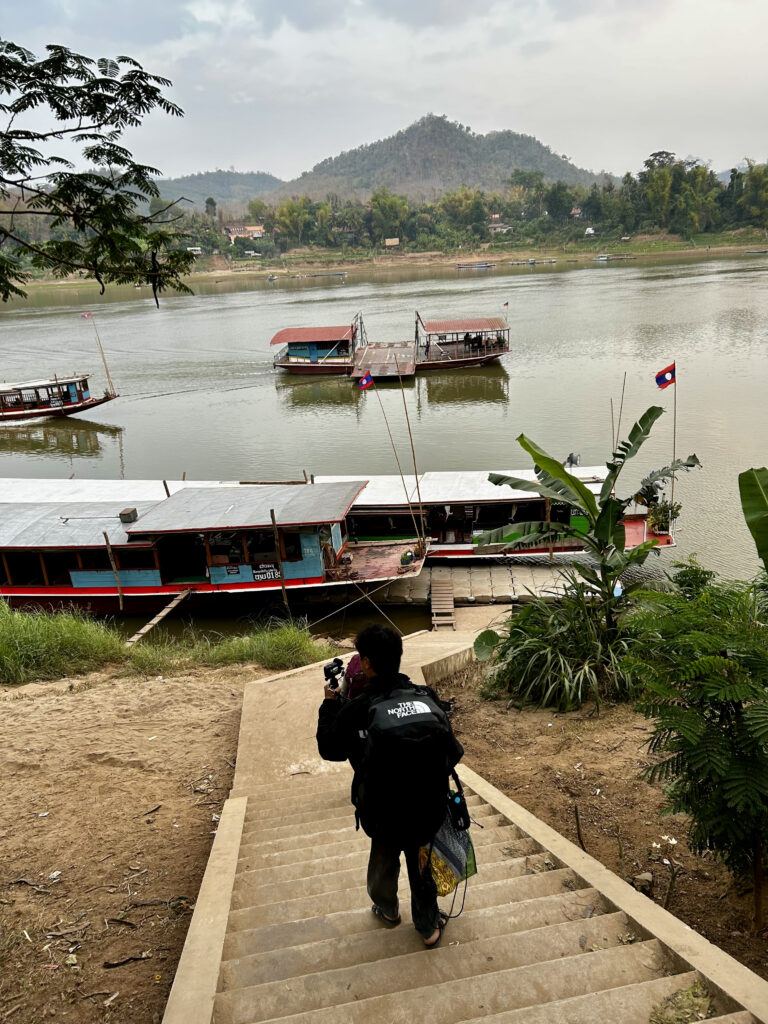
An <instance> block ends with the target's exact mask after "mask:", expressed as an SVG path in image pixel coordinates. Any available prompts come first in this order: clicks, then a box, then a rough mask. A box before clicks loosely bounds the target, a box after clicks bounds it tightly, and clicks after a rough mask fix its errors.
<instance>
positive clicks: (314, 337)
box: [270, 324, 355, 345]
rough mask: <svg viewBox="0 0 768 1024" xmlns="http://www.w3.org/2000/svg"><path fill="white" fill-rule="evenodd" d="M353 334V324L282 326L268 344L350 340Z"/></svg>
mask: <svg viewBox="0 0 768 1024" xmlns="http://www.w3.org/2000/svg"><path fill="white" fill-rule="evenodd" d="M354 336H355V325H354V324H342V326H341V327H284V328H283V329H282V331H278V332H277V334H276V335H275V336H274V338H273V339H272V341H270V345H295V344H298V343H300V342H301V343H304V344H307V343H310V342H316V341H351V340H352V338H354Z"/></svg>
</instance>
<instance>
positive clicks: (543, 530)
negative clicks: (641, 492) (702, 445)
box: [479, 406, 768, 633]
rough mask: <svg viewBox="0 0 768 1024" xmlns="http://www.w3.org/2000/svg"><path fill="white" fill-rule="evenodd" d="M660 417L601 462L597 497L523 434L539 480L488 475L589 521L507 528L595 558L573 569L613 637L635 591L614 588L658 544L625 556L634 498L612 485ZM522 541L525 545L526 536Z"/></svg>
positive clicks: (674, 467)
mask: <svg viewBox="0 0 768 1024" xmlns="http://www.w3.org/2000/svg"><path fill="white" fill-rule="evenodd" d="M663 412H664V410H663V409H662V408H661V407H660V406H651V408H650V409H647V410H646V411H645V412H644V413H643V415H642V416H641V417H640V419H639V420H638V421H637V423H635V424H634V426H633V427H632V429H631V430H630V432H629V435H628V438H627V440H626V441H620V442H619V443H618V444H617V446H616V451H615V452H613V455H612V458H611V461H610V462H608V463H606V469H607V470H608V472H607V474H606V477H605V481H604V483H603V485H602V487H601V489H600V493H599V494H598V495H597V496H595V495H594V494H593V493H592V491H591V489H590V488H589V487H588V486H587V485H586V484H585V483H584V481H583V480H579V478H578V477H576V476H574V475H573V474H571V473H569V472H568V471H567V470H566V469H565V468H564V466H563V464H562V463H561V462H559V461H558V460H557V459H555V458H553V457H552V456H551V455H548V454H547V452H545V451H544V450H543V449H542V448H540V447H539V446H538V445H537V444H535V443H534V442H533V441H531V439H530V438H528V437H526V436H525V434H520V436H519V437H518V438H517V441H518V443H519V444H520V446H521V447H522V448H523V449H525V451H527V452H528V454H529V455H530V456H531V458H532V459H533V461H534V463H535V469H536V476H537V477H538V480H536V481H532V480H522V479H520V478H519V477H515V476H505V475H503V474H501V473H491V474H490V475H489V477H488V479H489V480H490V482H491V483H493V484H497V485H499V486H501V485H508V486H509V487H514V488H515V490H520V491H532V492H533V493H535V494H538V495H540V496H541V497H542V498H550V499H552V500H554V501H561V502H566V503H567V504H569V505H571V506H572V507H573V508H576V509H578V510H579V512H580V513H581V514H582V515H583V516H585V517H586V519H587V522H588V526H587V530H586V532H582V531H581V530H576V529H575V528H574V527H571V526H570V525H569V524H567V523H556V524H551V523H548V522H541V521H539V522H537V523H515V524H514V526H513V527H510V528H514V529H515V530H520V529H521V527H524V528H525V529H529V528H530V529H536V530H537V531H538V534H539V536H540V537H541V538H543V539H544V540H548V539H550V538H555V537H557V536H562V535H563V534H564V535H565V536H570V537H576V538H578V539H579V540H580V541H581V542H582V543H583V544H584V545H586V547H587V549H588V550H589V551H590V552H591V553H592V555H594V557H595V560H596V565H595V566H591V565H578V566H577V567H576V568H577V571H578V573H579V575H580V576H581V577H582V578H583V579H584V581H585V582H586V583H587V585H588V587H589V588H590V590H591V591H592V592H593V594H594V596H595V597H597V598H599V599H600V601H601V607H602V612H603V614H604V617H605V625H606V628H607V629H608V631H609V632H610V633H615V632H616V610H617V606H618V605H620V604H621V603H623V602H624V601H625V600H626V598H627V596H628V595H629V594H630V593H631V592H632V590H634V589H635V588H636V587H637V586H639V584H633V585H631V586H628V587H626V588H624V589H622V588H621V587H617V583H618V581H619V577H620V576H621V575H622V573H624V572H625V571H626V570H627V569H628V568H629V567H630V566H636V565H642V563H643V562H644V561H645V560H646V558H647V557H648V555H649V554H650V552H651V551H652V549H653V548H654V547H655V546H656V543H657V542H656V541H655V540H648V541H644V542H643V543H642V544H638V545H637V547H634V548H632V549H631V550H630V551H627V550H626V535H625V530H624V524H623V522H622V519H623V517H624V513H625V512H626V510H627V508H628V507H629V505H630V504H631V503H632V500H633V495H630V496H629V497H627V498H618V497H616V493H615V492H616V485H617V483H618V480H619V476H620V474H621V471H622V469H623V468H624V466H625V465H626V464H627V462H628V461H629V460H630V459H632V458H634V456H635V455H637V453H638V452H639V451H640V449H641V447H642V446H643V444H644V443H645V442H646V440H647V439H648V437H649V435H650V432H651V429H652V428H653V425H654V423H655V422H656V420H657V419H658V418H659V417H660V416H661V415H662V413H663ZM700 465H701V463H700V462H699V460H698V459H697V458H696V456H695V455H689V456H688V458H687V459H675V460H674V462H671V463H670V464H669V465H668V466H665V467H664V468H663V469H657V470H654V472H653V473H651V474H650V475H649V476H648V477H646V480H645V481H644V482H647V483H650V484H652V483H656V482H661V481H664V480H668V479H670V478H671V477H672V475H673V474H674V473H678V472H681V471H686V472H687V471H688V470H689V469H693V467H694V466H700ZM766 532H767V533H768V520H767V521H766ZM522 540H523V541H525V540H528V541H530V534H529V535H528V537H526V538H522ZM483 541H484V538H483V537H481V538H479V543H481V544H482V543H483ZM515 543H517V542H512V544H510V546H514V545H515Z"/></svg>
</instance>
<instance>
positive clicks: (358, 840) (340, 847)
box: [240, 824, 528, 867]
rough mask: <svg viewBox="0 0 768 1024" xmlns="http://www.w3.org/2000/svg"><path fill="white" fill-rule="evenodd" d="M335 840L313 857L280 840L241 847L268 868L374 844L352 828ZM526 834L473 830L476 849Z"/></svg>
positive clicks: (511, 828)
mask: <svg viewBox="0 0 768 1024" xmlns="http://www.w3.org/2000/svg"><path fill="white" fill-rule="evenodd" d="M331 835H332V836H333V837H335V838H330V839H329V840H328V841H327V842H317V843H315V844H313V846H312V850H311V854H310V853H308V851H307V849H306V848H303V847H297V846H296V842H295V840H292V839H276V840H272V842H270V843H260V842H259V840H258V838H257V837H254V838H253V839H251V841H250V842H243V843H242V844H241V846H240V860H241V861H243V860H246V859H251V860H252V866H253V867H258V866H259V865H261V864H263V865H264V866H265V867H267V866H272V865H273V864H293V863H295V862H296V861H305V860H306V859H307V857H308V856H310V855H311V856H312V858H313V859H314V860H317V859H319V858H320V857H323V856H335V855H336V854H341V853H354V852H355V851H359V850H365V851H366V852H367V851H368V850H369V849H370V840H369V838H368V836H366V834H365V833H364V832H363V831H359V832H356V831H355V830H354V828H352V827H350V828H347V829H344V830H343V831H342V832H341V834H340V835H339V834H337V833H335V832H334V833H331ZM527 838H528V837H527V836H526V834H525V833H524V832H523V831H522V830H521V829H519V828H518V827H517V826H516V825H509V824H507V825H495V826H490V825H486V827H485V828H482V829H476V828H473V829H472V842H473V843H474V844H475V848H476V849H477V848H479V847H481V846H485V845H491V844H493V843H496V842H501V841H502V840H505V839H506V840H507V841H508V842H514V841H517V840H520V839H527Z"/></svg>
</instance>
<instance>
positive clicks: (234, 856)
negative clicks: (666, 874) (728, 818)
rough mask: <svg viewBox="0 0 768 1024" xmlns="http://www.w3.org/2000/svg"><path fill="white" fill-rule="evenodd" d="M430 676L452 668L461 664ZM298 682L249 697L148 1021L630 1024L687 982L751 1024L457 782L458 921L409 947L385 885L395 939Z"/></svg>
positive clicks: (614, 898)
mask: <svg viewBox="0 0 768 1024" xmlns="http://www.w3.org/2000/svg"><path fill="white" fill-rule="evenodd" d="M455 635H456V634H448V635H447V636H446V635H443V636H442V644H443V648H442V649H443V651H444V652H445V650H446V648H448V647H449V645H450V649H452V647H453V645H452V643H451V640H452V636H455ZM409 646H410V651H409V656H410V658H411V660H413V659H414V657H417V658H418V659H421V665H422V674H423V676H424V677H429V676H430V675H434V673H436V672H438V671H439V659H435V657H434V655H435V653H436V652H437V651H438V650H439V647H438V641H437V640H436V639H435V638H434V635H429V636H427V637H421V638H416V639H415V640H414V641H413V643H412V644H411V645H409ZM425 659H426V660H425ZM430 659H431V661H430ZM447 659H448V660H447V663H448V667H449V668H451V669H452V670H455V668H456V666H457V664H458V663H460V662H461V661H462V659H466V655H465V654H462V653H461V651H458V652H457V651H452V653H449V655H448V656H447ZM410 674H412V675H414V674H415V672H414V666H413V664H411V665H410ZM317 676H318V672H317V669H316V668H315V669H313V670H311V672H310V671H307V670H304V671H303V672H298V673H292V674H287V675H286V676H284V677H282V678H278V677H275V679H274V681H273V684H272V685H267V686H265V684H262V683H258V682H257V683H254V684H251V685H250V686H249V687H248V690H247V694H246V702H245V706H244V709H243V722H242V725H241V741H240V749H239V753H238V765H237V773H236V777H235V784H234V787H233V793H232V797H231V798H230V800H229V801H228V802H227V804H226V806H225V809H224V812H223V814H222V819H221V822H220V824H219V830H218V834H217V837H216V841H215V843H214V847H213V850H212V854H211V859H210V862H209V867H208V870H207V871H206V876H205V879H204V882H203V886H202V888H201V892H200V895H199V898H198V902H197V907H196V910H195V915H194V919H193V922H192V925H191V927H190V932H189V936H188V939H187V944H186V946H185V949H184V953H183V955H182V959H181V962H180V964H179V969H178V971H177V976H176V981H175V983H174V987H173V991H172V993H171V997H170V1000H169V1003H168V1007H167V1010H166V1015H165V1018H164V1024H211V1022H214V1024H256V1022H263V1024H267V1022H278V1021H279V1022H281V1024H292V1022H295V1024H299V1022H302V1024H310V1022H311V1024H411V1022H413V1021H417V1020H424V1021H427V1022H429V1024H455V1022H459V1021H462V1022H465V1024H480V1022H481V1021H482V1022H483V1024H596V1022H600V1024H605V1022H621V1024H648V1021H649V1018H650V1015H651V1013H652V1012H653V1010H654V1008H657V1007H658V1006H659V1004H661V1003H662V1002H663V1001H664V1000H665V999H666V998H667V997H669V996H671V995H673V994H674V993H676V992H680V991H682V990H686V989H689V988H690V987H691V985H692V984H693V983H694V982H695V981H697V980H698V981H701V982H702V983H703V984H704V985H705V986H706V988H707V990H708V991H709V993H710V994H711V996H712V999H713V1007H712V1013H713V1016H712V1017H711V1018H710V1020H713V1021H716V1022H718V1024H726V1022H728V1024H757V1022H760V1021H762V1022H764V1024H766V1022H768V984H766V983H765V982H763V981H762V980H761V979H760V978H758V977H757V976H756V975H754V974H752V973H751V972H750V971H748V970H747V969H746V968H744V967H742V966H741V965H740V964H738V963H736V962H735V961H734V960H732V959H731V958H730V957H728V956H727V955H726V954H724V953H723V952H722V951H720V950H718V949H716V947H714V946H712V945H711V944H710V943H708V942H707V941H706V940H704V939H703V938H702V937H701V936H700V935H697V934H696V933H695V932H693V931H691V929H689V928H687V927H686V926H685V925H683V924H682V923H681V922H679V921H678V920H677V919H675V918H673V917H672V916H671V915H670V914H668V913H667V912H666V911H664V910H662V909H661V908H660V907H659V906H657V905H656V904H654V903H653V902H652V901H650V900H648V899H646V898H645V897H644V896H641V895H639V894H638V893H636V892H635V891H634V890H633V889H631V888H630V887H629V886H628V885H627V884H626V883H625V882H623V881H622V880H621V879H619V878H618V877H617V876H616V875H614V874H613V873H612V872H610V871H608V870H607V869H606V868H604V867H603V866H602V865H601V864H599V863H598V862H596V861H594V860H593V859H592V858H591V857H589V856H588V855H587V854H585V853H584V852H583V851H581V850H580V849H578V848H577V847H574V846H573V845H572V844H571V843H570V842H568V841H567V840H565V839H564V838H563V837H562V836H560V835H559V834H558V833H556V832H554V831H553V830H552V829H550V828H549V827H548V826H546V825H544V824H543V823H542V822H540V821H538V820H537V819H536V818H534V817H533V816H532V815H530V814H528V812H526V811H525V810H524V809H523V808H521V807H519V805H517V804H515V803H514V802H513V801H511V800H509V799H508V798H507V797H505V796H504V795H503V794H502V793H500V792H499V791H498V790H495V789H494V788H493V787H492V786H490V785H489V784H488V783H487V782H486V781H485V780H483V779H482V778H480V777H479V776H478V775H476V774H475V773H474V772H472V771H470V770H469V769H466V768H462V769H461V775H462V779H463V782H464V785H465V789H466V791H467V794H468V798H469V799H468V802H469V804H470V807H471V813H472V816H473V818H474V820H475V822H476V824H475V825H474V826H473V828H472V835H473V839H474V842H475V847H476V853H477V862H478V874H477V875H476V876H475V877H474V878H473V879H471V880H470V882H469V884H468V886H467V892H466V905H465V908H464V912H463V914H462V915H461V917H459V918H458V919H456V920H452V921H451V922H450V923H449V925H448V927H447V929H446V932H445V934H444V936H443V940H442V943H441V945H440V948H439V949H436V950H434V951H428V950H425V949H424V946H423V943H422V941H421V938H420V936H419V935H418V934H417V933H416V931H415V930H414V929H413V928H412V926H411V924H410V907H409V898H408V889H407V876H406V874H405V871H403V872H402V875H401V893H400V895H401V913H402V917H403V923H402V925H400V926H399V927H397V928H393V929H388V928H385V927H383V926H382V925H381V923H380V922H379V921H378V920H377V919H376V918H375V917H374V916H373V915H372V914H371V912H370V900H369V898H368V896H367V894H366V891H365V869H366V863H367V851H368V840H367V839H366V837H365V836H364V835H363V833H362V832H356V831H355V828H354V819H353V814H352V809H351V806H350V804H349V784H350V781H351V772H350V770H349V768H348V766H346V765H336V764H328V763H326V762H321V761H319V760H318V759H317V756H316V752H313V751H312V747H311V744H309V745H307V744H304V743H303V741H302V740H301V739H300V737H302V736H306V735H309V736H310V737H311V736H312V735H313V727H314V719H315V714H316V708H317V703H318V698H319V693H318V690H319V681H318V678H316V677H317ZM481 826H482V827H481ZM460 902H461V895H459V900H458V901H457V903H458V904H460ZM441 903H442V904H443V907H444V909H449V908H450V900H442V901H441ZM670 1019H672V1018H670Z"/></svg>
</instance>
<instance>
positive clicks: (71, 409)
mask: <svg viewBox="0 0 768 1024" xmlns="http://www.w3.org/2000/svg"><path fill="white" fill-rule="evenodd" d="M89 377H90V374H89V373H76V374H73V375H72V376H71V377H49V378H48V379H46V380H30V381H25V382H23V383H20V384H4V383H2V382H0V423H6V422H14V423H15V422H18V421H19V420H31V419H39V418H41V417H44V418H48V417H51V416H71V415H72V414H73V413H76V412H86V411H87V410H90V409H95V408H96V406H97V405H103V404H104V403H105V402H111V401H112V399H114V398H118V397H119V396H118V395H117V393H116V392H115V391H114V389H112V388H108V389H107V390H106V391H105V392H104V394H103V395H100V396H94V395H92V394H91V390H90V387H89V385H88V379H89Z"/></svg>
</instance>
